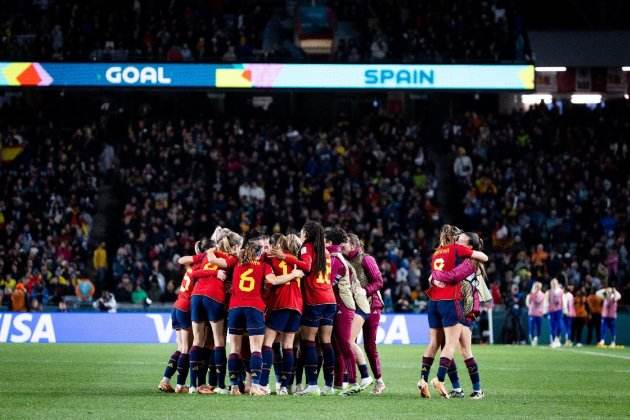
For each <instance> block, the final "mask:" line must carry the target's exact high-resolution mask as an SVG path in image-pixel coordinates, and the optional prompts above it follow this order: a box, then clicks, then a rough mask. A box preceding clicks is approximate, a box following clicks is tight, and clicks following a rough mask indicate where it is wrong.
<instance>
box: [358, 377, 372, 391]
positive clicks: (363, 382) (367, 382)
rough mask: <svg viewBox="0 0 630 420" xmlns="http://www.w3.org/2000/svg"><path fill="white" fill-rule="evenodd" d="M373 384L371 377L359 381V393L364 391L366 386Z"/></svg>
mask: <svg viewBox="0 0 630 420" xmlns="http://www.w3.org/2000/svg"><path fill="white" fill-rule="evenodd" d="M373 383H374V378H372V377H371V376H368V377H367V378H363V379H361V382H359V386H360V387H361V391H363V390H364V389H366V388H367V387H368V386H370V385H372V384H373Z"/></svg>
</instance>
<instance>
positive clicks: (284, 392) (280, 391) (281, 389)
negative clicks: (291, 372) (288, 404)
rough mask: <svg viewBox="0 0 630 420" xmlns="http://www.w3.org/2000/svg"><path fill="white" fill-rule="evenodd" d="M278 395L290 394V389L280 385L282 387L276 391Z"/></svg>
mask: <svg viewBox="0 0 630 420" xmlns="http://www.w3.org/2000/svg"><path fill="white" fill-rule="evenodd" d="M276 395H279V396H282V397H283V396H285V395H289V390H288V389H287V388H286V387H284V386H283V387H280V389H279V390H278V392H276Z"/></svg>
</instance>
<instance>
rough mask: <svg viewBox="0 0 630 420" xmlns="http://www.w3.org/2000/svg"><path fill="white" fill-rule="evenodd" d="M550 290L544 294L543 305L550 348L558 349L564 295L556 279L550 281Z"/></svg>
mask: <svg viewBox="0 0 630 420" xmlns="http://www.w3.org/2000/svg"><path fill="white" fill-rule="evenodd" d="M550 287H551V288H550V289H549V290H547V292H546V293H545V304H546V306H547V311H548V314H549V332H550V333H551V343H550V344H549V345H550V346H551V347H553V348H556V347H560V346H561V345H562V344H560V335H561V333H562V328H563V327H562V306H563V301H564V293H563V291H562V287H560V283H558V279H555V278H554V279H551V282H550Z"/></svg>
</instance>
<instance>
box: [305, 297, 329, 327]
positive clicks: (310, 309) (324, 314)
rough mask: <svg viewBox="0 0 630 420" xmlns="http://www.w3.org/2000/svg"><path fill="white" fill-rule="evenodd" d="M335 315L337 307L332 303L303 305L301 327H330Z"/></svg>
mask: <svg viewBox="0 0 630 420" xmlns="http://www.w3.org/2000/svg"><path fill="white" fill-rule="evenodd" d="M336 314H337V305H336V304H334V303H328V304H323V305H304V313H303V314H302V325H304V326H305V327H313V328H319V327H323V326H326V325H332V324H333V322H334V320H335V315H336Z"/></svg>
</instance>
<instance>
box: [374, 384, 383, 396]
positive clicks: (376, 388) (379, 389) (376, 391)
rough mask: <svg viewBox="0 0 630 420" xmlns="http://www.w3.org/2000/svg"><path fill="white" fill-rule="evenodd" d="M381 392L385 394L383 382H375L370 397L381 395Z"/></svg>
mask: <svg viewBox="0 0 630 420" xmlns="http://www.w3.org/2000/svg"><path fill="white" fill-rule="evenodd" d="M383 392H385V382H383V381H376V384H375V385H374V388H373V389H372V395H381V394H382V393H383Z"/></svg>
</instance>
